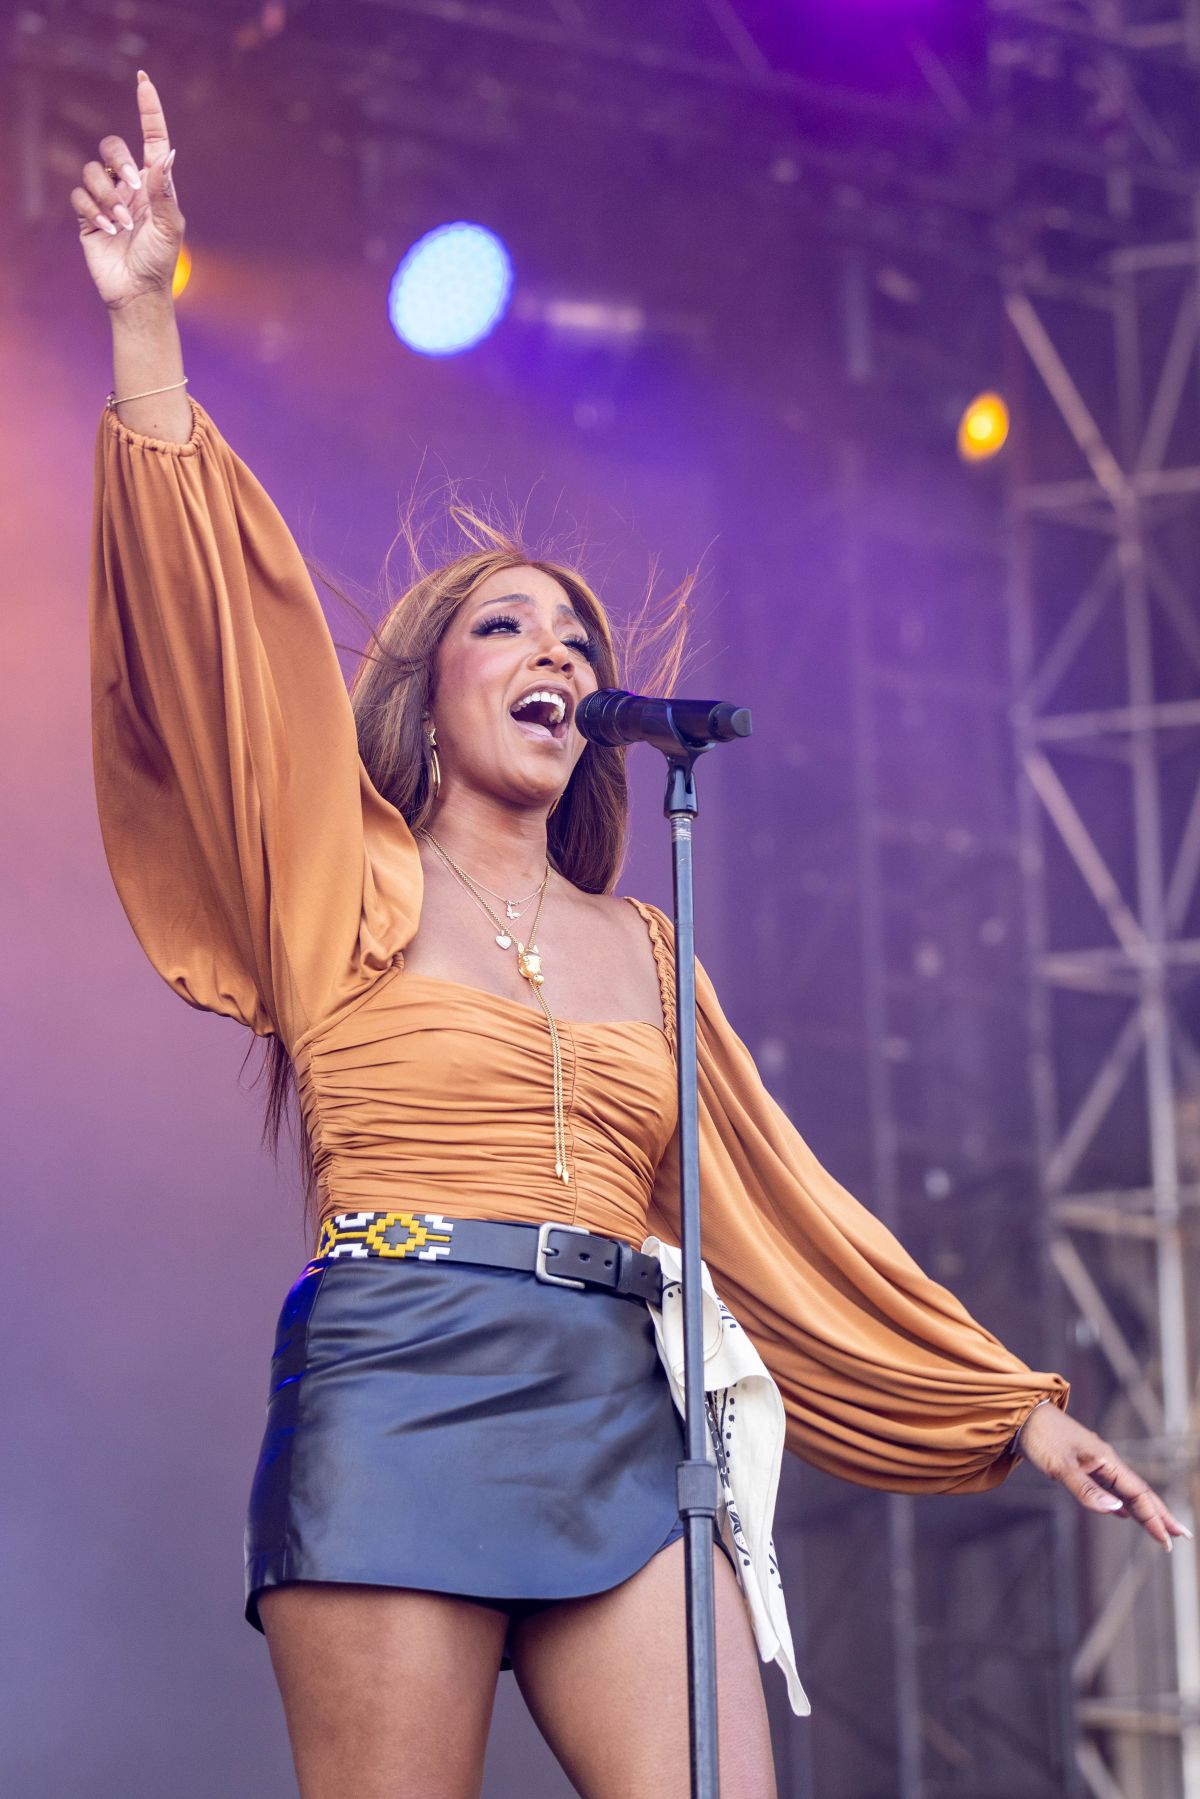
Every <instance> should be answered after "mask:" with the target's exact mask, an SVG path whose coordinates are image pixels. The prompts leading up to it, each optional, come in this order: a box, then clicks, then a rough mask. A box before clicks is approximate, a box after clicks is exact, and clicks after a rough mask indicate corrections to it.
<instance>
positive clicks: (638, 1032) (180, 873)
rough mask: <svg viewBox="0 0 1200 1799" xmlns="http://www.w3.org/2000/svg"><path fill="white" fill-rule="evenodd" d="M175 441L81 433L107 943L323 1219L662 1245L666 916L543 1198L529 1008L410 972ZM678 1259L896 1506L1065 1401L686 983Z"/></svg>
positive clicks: (190, 445) (401, 866)
mask: <svg viewBox="0 0 1200 1799" xmlns="http://www.w3.org/2000/svg"><path fill="white" fill-rule="evenodd" d="M191 404H192V411H193V431H192V435H191V438H190V439H189V441H188V442H187V443H186V444H170V443H163V442H159V441H157V440H155V439H152V438H148V437H144V436H141V435H139V434H138V433H136V432H134V431H131V430H130V429H129V428H128V427H127V426H125V425H123V424H122V423H121V422H120V420H119V419H118V418H117V416H116V414H115V413H114V412H111V411H107V410H106V411H105V413H104V414H103V416H102V418H101V421H100V427H99V433H98V439H97V446H96V500H95V512H94V539H93V562H92V581H91V644H92V670H93V677H92V700H93V747H94V761H95V775H96V791H97V799H98V803H99V811H100V822H101V828H102V832H103V837H104V844H105V850H106V852H107V855H108V860H109V865H110V868H111V870H112V875H113V880H114V882H115V883H116V887H117V891H118V893H119V895H120V898H121V901H122V904H123V905H124V907H125V910H126V913H127V914H128V916H129V920H130V923H131V924H132V926H133V928H134V931H135V932H136V933H137V936H138V939H139V941H140V942H141V944H142V947H143V948H144V950H145V951H146V954H147V956H148V957H149V958H150V961H151V962H152V963H153V965H154V967H155V968H156V969H157V970H158V972H159V973H160V974H161V975H162V976H163V978H164V979H165V980H166V981H167V982H168V983H169V984H170V986H171V987H172V988H173V989H174V991H175V992H176V993H178V994H179V996H180V997H181V998H182V999H184V1000H186V1001H187V1002H188V1004H189V1005H193V1006H197V1007H199V1008H201V1009H203V1010H205V1011H210V1012H217V1013H221V1014H223V1015H224V1016H226V1017H229V1018H235V1019H237V1020H239V1021H240V1022H241V1023H242V1024H244V1025H246V1026H247V1027H248V1028H249V1029H250V1030H252V1031H254V1032H255V1033H256V1034H258V1035H260V1036H262V1035H266V1034H269V1033H276V1034H277V1035H278V1036H279V1037H280V1039H281V1040H282V1041H283V1043H284V1044H286V1045H287V1047H288V1050H289V1052H290V1054H291V1056H292V1059H293V1062H294V1065H295V1069H296V1075H297V1082H298V1087H299V1093H300V1100H301V1106H302V1110H303V1114H304V1120H305V1124H306V1127H307V1130H308V1133H309V1138H310V1141H311V1143H312V1148H313V1155H314V1160H315V1164H316V1170H317V1176H318V1184H319V1191H320V1196H321V1216H322V1217H323V1216H327V1215H328V1214H329V1213H331V1212H335V1211H360V1210H385V1209H404V1208H412V1209H416V1210H433V1211H441V1212H445V1213H448V1214H451V1215H454V1216H459V1217H461V1216H472V1217H489V1218H497V1219H518V1220H525V1221H531V1220H541V1219H544V1218H555V1219H561V1220H562V1221H563V1222H566V1223H579V1224H584V1225H586V1226H587V1227H588V1228H589V1229H593V1230H596V1231H599V1232H602V1233H605V1234H608V1235H612V1236H617V1237H621V1238H623V1239H625V1240H626V1241H627V1242H630V1243H633V1244H634V1245H635V1246H636V1245H638V1244H640V1243H641V1241H642V1239H643V1238H644V1237H645V1236H647V1235H649V1234H653V1235H656V1236H658V1237H661V1238H663V1239H664V1240H666V1241H670V1242H678V1240H679V1226H678V1159H677V1137H676V1131H675V1119H676V1114H675V1067H674V1044H673V1033H672V1012H673V1005H674V991H673V950H672V944H671V928H670V925H669V923H668V921H667V920H666V919H665V918H664V917H663V916H662V914H661V913H659V912H657V911H656V910H655V909H654V908H653V907H650V906H642V905H640V904H639V903H638V902H636V901H635V902H633V903H634V904H637V905H638V909H639V911H640V912H641V914H642V916H643V918H644V919H645V922H646V925H647V929H648V931H649V933H650V939H651V944H652V947H653V949H654V954H655V959H656V962H657V966H658V970H659V978H660V984H661V988H662V997H663V1007H664V1020H663V1029H662V1030H659V1029H657V1028H656V1027H654V1026H652V1025H648V1024H645V1023H613V1024H577V1023H572V1022H570V1021H569V1020H563V1021H560V1031H561V1035H562V1039H563V1050H564V1073H565V1083H566V1096H567V1101H568V1106H569V1112H568V1126H569V1131H570V1137H571V1141H570V1152H571V1164H572V1173H573V1179H572V1182H571V1184H570V1186H564V1185H563V1184H562V1183H561V1182H558V1181H556V1180H555V1178H554V1174H553V1167H552V1157H551V1156H549V1155H548V1154H547V1144H548V1143H549V1142H551V1141H552V1128H551V1117H552V1113H551V1081H550V1046H549V1033H548V1032H547V1030H546V1027H545V1020H544V1019H543V1017H542V1015H541V1013H540V1012H539V1011H536V1010H534V1008H533V1007H531V1006H523V1005H521V1004H520V1003H519V1002H516V1001H511V1000H506V999H502V998H498V997H496V996H493V995H491V994H487V993H484V992H481V991H479V990H478V989H476V988H473V987H467V986H462V985H460V984H458V983H456V982H453V981H443V980H435V979H433V978H431V977H428V976H423V975H411V974H408V973H406V972H405V968H404V949H405V945H406V944H408V943H409V942H410V941H411V939H412V937H413V936H414V935H415V933H416V929H417V923H418V920H419V918H420V912H421V899H422V878H421V864H420V859H419V857H418V854H417V848H416V844H415V842H414V840H413V838H412V835H411V833H410V832H409V830H408V827H407V825H406V824H405V821H404V819H403V818H402V817H401V815H400V814H399V813H398V812H397V811H396V810H395V808H394V807H393V806H391V805H390V804H389V803H388V802H387V801H386V800H385V799H383V798H382V796H381V795H380V794H378V793H377V792H376V791H375V788H374V787H373V786H372V784H371V780H370V778H369V776H368V774H367V772H366V769H365V768H364V767H363V764H362V762H361V760H360V758H359V755H358V745H357V740H356V736H355V727H354V719H353V715H352V712H351V708H350V703H349V699H348V696H347V694H346V689H345V685H344V683H343V680H342V676H341V671H340V669H339V667H338V662H337V657H336V655H335V652H334V648H333V643H332V640H331V638H330V636H329V632H328V630H327V628H326V625H325V620H324V615H323V614H322V611H321V607H320V604H319V602H318V599H317V596H316V593H315V592H314V590H313V587H312V584H311V582H310V580H309V577H308V572H307V570H306V568H305V566H304V562H303V560H302V558H301V556H300V553H299V551H298V549H297V547H296V545H295V544H294V542H293V541H292V538H291V536H290V534H289V532H288V530H287V527H286V526H285V525H284V523H283V520H282V519H281V518H280V516H279V514H278V512H277V511H276V509H275V507H274V506H273V505H272V503H271V500H270V499H269V497H268V496H267V494H266V493H265V492H264V491H263V489H262V487H261V486H260V485H259V483H258V482H257V481H256V480H255V478H254V476H253V475H252V474H251V473H250V471H249V470H248V469H247V468H246V466H245V464H244V463H243V462H242V461H241V460H240V459H239V458H238V456H237V455H235V453H234V452H233V450H231V449H230V447H229V446H228V444H226V443H225V441H224V439H223V438H222V437H221V435H220V432H219V431H218V430H217V427H216V425H215V424H214V423H213V421H212V420H211V419H210V418H209V416H208V414H207V413H206V412H205V411H204V409H203V407H201V406H200V405H199V404H198V403H197V402H196V401H194V400H193V401H192V402H191ZM697 984H698V1033H699V1051H700V1057H699V1059H700V1125H701V1169H702V1179H703V1199H702V1206H703V1227H702V1234H703V1254H704V1258H705V1260H706V1261H707V1263H708V1266H709V1268H710V1270H711V1273H712V1277H713V1281H714V1283H715V1285H716V1288H717V1290H718V1292H719V1293H720V1294H721V1297H722V1298H723V1299H724V1300H725V1301H726V1303H727V1304H728V1305H729V1307H730V1308H731V1310H732V1311H733V1313H734V1314H735V1316H736V1317H737V1318H738V1319H739V1321H740V1322H741V1323H742V1324H743V1326H744V1327H745V1328H746V1330H747V1331H748V1332H749V1334H750V1336H751V1338H752V1339H753V1341H754V1343H755V1345H756V1346H757V1348H758V1350H759V1353H760V1354H761V1355H762V1357H763V1360H764V1361H765V1362H766V1364H767V1366H768V1368H769V1369H770V1371H771V1373H772V1375H773V1376H774V1378H775V1380H776V1381H777V1382H778V1384H779V1387H780V1390H781V1392H782V1394H783V1399H784V1405H785V1408H786V1412H787V1420H788V1446H789V1447H790V1448H791V1449H793V1450H795V1451H797V1452H798V1453H799V1454H801V1455H803V1456H804V1457H806V1458H807V1459H808V1460H809V1461H812V1462H814V1463H816V1464H817V1465H818V1466H819V1467H822V1468H825V1469H827V1470H829V1471H830V1472H832V1473H835V1474H840V1475H843V1476H844V1477H846V1478H848V1479H851V1480H855V1481H858V1482H861V1483H863V1484H865V1485H868V1486H877V1487H886V1488H889V1489H892V1490H894V1491H898V1492H917V1491H929V1492H945V1491H952V1490H957V1491H969V1490H973V1489H982V1488H985V1487H989V1486H993V1485H995V1484H996V1483H997V1482H998V1481H999V1480H1001V1479H1003V1477H1004V1475H1005V1474H1006V1473H1007V1471H1008V1469H1009V1467H1010V1466H1011V1459H1010V1458H1009V1457H1008V1456H1007V1454H1006V1453H1005V1446H1006V1445H1007V1443H1008V1442H1009V1440H1010V1439H1011V1437H1012V1435H1013V1432H1014V1431H1015V1429H1016V1427H1017V1425H1018V1423H1019V1422H1020V1421H1021V1419H1022V1417H1023V1416H1024V1415H1025V1413H1026V1412H1027V1411H1028V1410H1029V1409H1030V1407H1031V1406H1032V1405H1033V1404H1034V1403H1035V1402H1036V1401H1037V1400H1039V1399H1043V1398H1046V1397H1049V1398H1052V1399H1053V1400H1054V1401H1055V1402H1056V1403H1057V1404H1059V1405H1065V1403H1066V1397H1067V1388H1066V1383H1065V1382H1064V1381H1063V1380H1062V1378H1061V1377H1060V1376H1058V1375H1052V1374H1036V1373H1033V1372H1032V1371H1031V1370H1030V1369H1029V1368H1027V1367H1026V1366H1025V1364H1024V1363H1023V1362H1021V1361H1019V1360H1018V1359H1017V1357H1016V1356H1014V1355H1012V1354H1011V1353H1010V1352H1009V1351H1008V1350H1006V1349H1005V1348H1004V1347H1003V1346H1002V1345H1001V1344H1000V1343H998V1342H997V1341H996V1339H995V1338H994V1337H993V1336H991V1335H990V1333H989V1332H988V1331H986V1330H985V1329H983V1327H982V1326H981V1325H979V1324H977V1323H976V1322H975V1321H974V1319H972V1318H971V1317H970V1316H969V1315H968V1313H967V1312H966V1311H965V1310H964V1309H963V1307H962V1306H961V1305H960V1304H959V1303H958V1301H957V1300H956V1299H955V1298H954V1297H953V1296H952V1295H951V1294H950V1293H948V1292H947V1291H946V1290H945V1289H944V1288H942V1287H940V1286H938V1285H937V1284H936V1283H935V1282H933V1281H931V1280H930V1279H929V1278H928V1277H927V1276H926V1275H925V1274H924V1273H922V1271H921V1269H920V1268H918V1267H917V1265H916V1263H915V1262H914V1261H913V1260H912V1258H911V1257H910V1256H909V1255H908V1254H907V1253H906V1252H905V1251H904V1250H903V1249H902V1248H901V1246H900V1245H899V1243H897V1241H896V1240H895V1238H894V1237H893V1236H892V1235H891V1234H890V1233H889V1232H888V1231H887V1230H886V1229H885V1228H884V1226H883V1225H882V1224H881V1223H880V1222H879V1220H878V1219H876V1218H875V1217H873V1216H872V1215H871V1213H869V1212H868V1211H866V1210H865V1208H864V1207H863V1206H861V1205H860V1204H859V1203H858V1202H857V1201H856V1200H855V1199H854V1198H852V1196H851V1195H850V1194H849V1193H847V1192H846V1191H845V1189H844V1188H842V1187H840V1186H839V1185H838V1183H837V1182H836V1181H835V1180H834V1179H833V1178H832V1177H831V1176H830V1175H829V1174H828V1173H827V1172H826V1171H825V1169H823V1168H822V1167H821V1165H820V1164H819V1163H818V1161H817V1160H816V1158H815V1157H814V1156H813V1154H812V1152H811V1151H810V1150H809V1149H808V1147H807V1145H806V1144H805V1143H804V1141H803V1140H802V1138H801V1137H800V1136H799V1135H798V1133H797V1132H796V1130H795V1129H794V1127H793V1126H792V1125H791V1123H790V1122H789V1121H788V1119H787V1117H786V1116H785V1114H784V1113H783V1111H782V1110H781V1109H780V1107H779V1106H778V1105H776V1103H775V1102H774V1100H772V1099H771V1097H770V1095H769V1094H768V1093H767V1091H766V1089H765V1088H764V1087H763V1084H762V1082H761V1080H760V1078H759V1076H758V1073H757V1071H756V1069H755V1067H754V1063H753V1061H752V1060H751V1057H750V1055H749V1053H748V1051H747V1050H746V1048H745V1046H744V1045H743V1044H742V1043H741V1042H740V1041H739V1040H738V1038H737V1036H736V1035H735V1034H734V1032H733V1030H732V1029H731V1027H730V1025H729V1024H728V1022H727V1021H726V1019H725V1017H724V1015H723V1013H722V1011H721V1008H720V1005H719V1003H718V1001H717V997H716V994H715V993H714V992H713V989H712V986H711V984H710V982H709V981H708V979H707V977H706V976H705V974H704V971H703V970H702V969H700V968H698V969H697Z"/></svg>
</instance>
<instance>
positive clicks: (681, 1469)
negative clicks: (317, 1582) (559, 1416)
mask: <svg viewBox="0 0 1200 1799" xmlns="http://www.w3.org/2000/svg"><path fill="white" fill-rule="evenodd" d="M663 711H664V713H665V717H663V718H661V721H660V722H658V723H657V725H656V726H651V728H649V729H647V728H645V726H643V730H642V733H641V735H642V741H644V742H647V743H652V744H653V745H654V747H655V748H656V749H659V750H661V751H662V753H663V754H664V756H665V757H666V759H667V792H666V798H665V800H664V802H663V812H664V814H665V815H666V817H667V818H668V819H669V820H670V821H671V873H672V890H673V894H674V912H675V1027H676V1028H675V1043H676V1058H677V1063H678V1082H679V1246H680V1250H681V1252H682V1263H683V1356H684V1363H683V1369H684V1371H683V1393H684V1460H683V1461H682V1462H680V1463H679V1464H678V1467H677V1470H676V1493H677V1496H678V1500H679V1516H680V1518H681V1519H682V1521H683V1527H684V1553H685V1570H686V1579H687V1647H688V1741H689V1749H690V1755H691V1790H692V1799H719V1794H720V1773H719V1765H718V1760H717V1640H716V1638H717V1633H716V1613H715V1608H714V1586H713V1550H712V1545H713V1526H714V1523H715V1521H716V1516H717V1469H716V1465H715V1463H714V1462H712V1461H710V1460H709V1454H708V1446H709V1428H708V1410H707V1404H706V1400H705V1388H704V1334H703V1318H702V1312H701V1307H702V1303H703V1289H702V1286H701V1275H700V1260H701V1257H700V1114H699V1098H698V1093H697V1076H696V949H695V935H694V926H693V914H692V820H693V819H694V818H695V816H696V814H697V812H698V811H699V802H698V800H697V797H696V780H695V773H694V770H695V764H696V761H697V759H698V758H699V757H700V756H702V755H703V754H704V752H705V751H706V750H708V749H711V747H712V744H711V741H710V742H706V743H698V742H697V741H696V740H695V738H694V737H692V738H689V737H688V735H687V733H686V731H685V729H684V728H683V725H682V723H681V722H680V721H678V720H676V719H675V718H674V717H673V716H672V711H671V703H670V701H667V702H666V704H665V707H664V708H663ZM743 719H744V723H743V724H742V725H741V727H740V728H739V729H738V732H737V734H738V735H739V736H744V735H747V734H748V733H749V729H750V718H749V714H748V713H745V714H744V715H743ZM689 722H690V720H689Z"/></svg>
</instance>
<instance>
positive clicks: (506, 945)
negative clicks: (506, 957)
mask: <svg viewBox="0 0 1200 1799" xmlns="http://www.w3.org/2000/svg"><path fill="white" fill-rule="evenodd" d="M496 942H497V943H498V944H499V945H500V948H501V949H511V948H512V938H511V937H510V936H509V934H508V932H507V931H500V932H498V933H497V936H496Z"/></svg>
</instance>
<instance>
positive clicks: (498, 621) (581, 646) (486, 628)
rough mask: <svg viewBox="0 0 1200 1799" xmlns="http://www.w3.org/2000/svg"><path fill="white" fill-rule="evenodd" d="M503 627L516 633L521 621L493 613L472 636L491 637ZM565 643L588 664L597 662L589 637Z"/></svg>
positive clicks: (593, 646)
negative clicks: (577, 652)
mask: <svg viewBox="0 0 1200 1799" xmlns="http://www.w3.org/2000/svg"><path fill="white" fill-rule="evenodd" d="M502 626H511V627H512V629H513V630H514V631H519V630H520V629H521V621H520V619H518V618H514V617H513V615H512V613H511V612H493V613H492V615H491V617H490V618H485V619H484V621H483V623H482V624H479V625H476V627H475V629H474V631H473V632H472V636H474V637H491V636H493V635H494V634H495V632H497V631H499V630H500V629H501V627H502ZM563 642H564V643H565V644H566V646H567V648H568V649H570V650H578V651H579V654H580V655H581V656H583V657H585V658H586V659H587V661H588V662H594V661H595V660H596V646H595V644H594V643H593V642H592V640H591V639H590V638H589V637H564V638H563Z"/></svg>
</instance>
